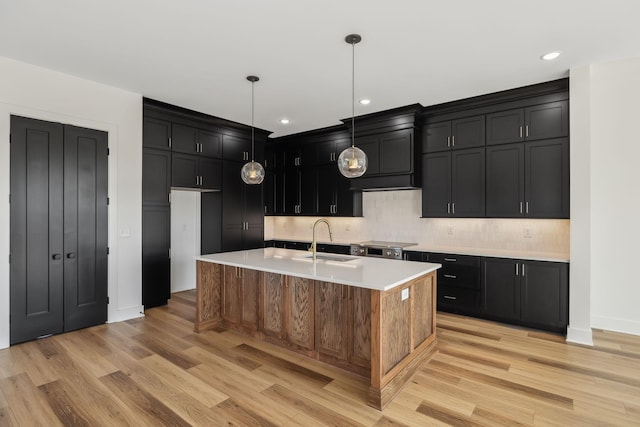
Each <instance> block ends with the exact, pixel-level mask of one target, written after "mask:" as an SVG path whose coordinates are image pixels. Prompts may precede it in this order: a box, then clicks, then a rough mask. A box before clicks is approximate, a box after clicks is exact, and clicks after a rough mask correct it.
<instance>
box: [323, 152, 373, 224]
mask: <svg viewBox="0 0 640 427" xmlns="http://www.w3.org/2000/svg"><path fill="white" fill-rule="evenodd" d="M317 173H318V175H317V186H316V190H315V193H316V194H317V203H318V206H317V210H316V214H317V215H323V216H324V215H333V216H362V192H361V191H358V190H350V189H349V179H348V178H345V177H344V176H342V174H341V173H340V171H338V168H337V166H336V165H335V164H328V165H324V166H318V168H317Z"/></svg>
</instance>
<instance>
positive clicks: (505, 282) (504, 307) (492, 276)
mask: <svg viewBox="0 0 640 427" xmlns="http://www.w3.org/2000/svg"><path fill="white" fill-rule="evenodd" d="M483 263H484V265H483V267H484V269H483V270H484V276H483V283H482V307H483V309H482V311H483V314H485V315H487V316H491V317H495V318H499V319H504V320H520V264H519V263H518V262H517V261H516V260H512V259H498V258H484V259H483Z"/></svg>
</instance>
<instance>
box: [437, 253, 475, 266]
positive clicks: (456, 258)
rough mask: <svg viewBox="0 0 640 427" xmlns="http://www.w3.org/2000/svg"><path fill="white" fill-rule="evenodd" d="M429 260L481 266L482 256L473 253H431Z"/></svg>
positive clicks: (440, 262)
mask: <svg viewBox="0 0 640 427" xmlns="http://www.w3.org/2000/svg"><path fill="white" fill-rule="evenodd" d="M429 262H437V263H439V264H443V265H444V264H451V265H468V266H470V267H478V268H480V257H477V256H473V255H455V254H441V253H430V254H429Z"/></svg>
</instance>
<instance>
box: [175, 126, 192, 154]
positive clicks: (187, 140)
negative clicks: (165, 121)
mask: <svg viewBox="0 0 640 427" xmlns="http://www.w3.org/2000/svg"><path fill="white" fill-rule="evenodd" d="M197 142H198V129H196V128H194V127H191V126H185V125H181V124H179V123H173V126H172V128H171V151H174V152H179V153H187V154H196V153H197V152H198V149H197V145H196V143H197Z"/></svg>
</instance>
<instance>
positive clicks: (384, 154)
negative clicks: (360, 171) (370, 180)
mask: <svg viewBox="0 0 640 427" xmlns="http://www.w3.org/2000/svg"><path fill="white" fill-rule="evenodd" d="M356 146H357V147H358V148H360V149H361V150H362V151H364V152H365V153H366V154H367V171H366V172H365V174H364V175H363V177H372V176H377V175H398V174H409V173H413V170H414V161H413V159H414V157H413V156H414V152H413V151H414V146H413V129H403V130H399V131H393V132H385V133H382V134H377V135H370V136H365V137H362V138H356Z"/></svg>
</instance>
